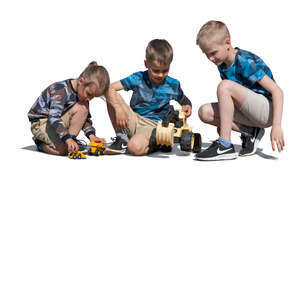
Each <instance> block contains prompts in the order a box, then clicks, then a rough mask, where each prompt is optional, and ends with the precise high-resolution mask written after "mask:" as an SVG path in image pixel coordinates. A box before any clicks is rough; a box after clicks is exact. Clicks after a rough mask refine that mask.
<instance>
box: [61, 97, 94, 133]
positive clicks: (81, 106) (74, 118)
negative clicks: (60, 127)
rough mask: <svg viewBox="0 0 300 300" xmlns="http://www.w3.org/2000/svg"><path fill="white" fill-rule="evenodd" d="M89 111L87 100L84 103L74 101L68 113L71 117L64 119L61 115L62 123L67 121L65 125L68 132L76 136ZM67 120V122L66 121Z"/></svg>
mask: <svg viewBox="0 0 300 300" xmlns="http://www.w3.org/2000/svg"><path fill="white" fill-rule="evenodd" d="M88 113H89V105H88V102H86V103H76V104H74V105H73V106H72V108H71V109H70V115H71V118H69V119H68V120H66V122H65V121H64V118H63V117H62V120H63V121H64V123H65V124H66V123H69V124H67V126H68V127H69V132H70V134H71V135H74V136H77V135H78V134H79V132H80V130H81V129H82V127H83V125H84V123H85V121H86V118H87V116H88ZM68 121H69V122H68Z"/></svg>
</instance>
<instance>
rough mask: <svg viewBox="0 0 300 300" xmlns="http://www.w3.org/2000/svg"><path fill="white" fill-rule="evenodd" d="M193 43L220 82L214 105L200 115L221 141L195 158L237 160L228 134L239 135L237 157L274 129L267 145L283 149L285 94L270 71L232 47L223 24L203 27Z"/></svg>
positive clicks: (206, 106)
mask: <svg viewBox="0 0 300 300" xmlns="http://www.w3.org/2000/svg"><path fill="white" fill-rule="evenodd" d="M196 43H197V45H198V46H199V47H200V48H201V50H202V52H203V53H204V54H205V55H206V57H207V58H208V59H209V60H210V61H211V62H213V63H214V64H215V65H217V67H218V70H219V72H220V75H221V79H222V81H221V82H220V84H219V85H218V88H217V97H218V103H207V104H204V105H202V106H201V107H200V109H199V117H200V119H201V120H202V121H203V122H205V123H208V124H211V125H214V126H217V127H218V133H219V139H218V140H216V141H214V142H213V143H212V144H211V145H210V146H209V147H208V148H207V149H206V150H204V151H203V152H201V153H197V154H196V159H198V160H224V159H235V158H237V156H238V153H236V151H235V149H234V147H233V145H232V143H231V130H234V131H238V132H241V139H242V149H241V151H240V153H239V155H240V156H247V155H252V154H254V153H255V152H256V149H257V145H258V143H259V141H260V140H261V138H262V137H263V135H264V132H265V130H264V128H266V127H269V126H272V130H271V144H272V149H273V151H275V145H276V146H277V149H278V151H279V152H280V151H282V150H283V147H284V137H283V131H282V128H281V119H282V108H283V92H282V90H281V89H280V87H279V86H278V85H277V84H276V82H275V80H274V77H273V74H272V72H271V70H270V68H269V67H268V66H267V65H266V64H265V63H264V62H263V60H262V59H261V58H259V57H258V56H257V55H255V54H253V53H251V52H249V51H246V50H242V49H239V48H237V47H236V48H233V47H232V45H231V40H230V33H229V31H228V28H227V26H226V25H225V24H224V23H222V22H220V21H209V22H207V23H206V24H204V25H203V26H202V27H201V29H200V31H199V33H198V35H197V41H196Z"/></svg>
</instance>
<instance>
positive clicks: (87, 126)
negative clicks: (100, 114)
mask: <svg viewBox="0 0 300 300" xmlns="http://www.w3.org/2000/svg"><path fill="white" fill-rule="evenodd" d="M82 130H83V132H84V134H85V136H86V137H87V138H88V137H89V136H90V135H91V134H94V135H96V129H95V128H94V127H93V122H92V116H91V114H90V111H89V113H88V116H87V119H86V121H85V123H84V125H83V127H82Z"/></svg>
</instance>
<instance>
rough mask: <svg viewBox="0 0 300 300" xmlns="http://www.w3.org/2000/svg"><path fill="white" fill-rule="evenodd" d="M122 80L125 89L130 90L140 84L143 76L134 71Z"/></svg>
mask: <svg viewBox="0 0 300 300" xmlns="http://www.w3.org/2000/svg"><path fill="white" fill-rule="evenodd" d="M120 81H121V84H122V86H123V88H124V90H125V91H129V90H135V87H136V86H137V85H138V84H139V82H140V81H141V78H140V76H139V75H138V73H134V74H132V75H130V76H128V77H126V78H123V79H121V80H120Z"/></svg>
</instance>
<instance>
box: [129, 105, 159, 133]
mask: <svg viewBox="0 0 300 300" xmlns="http://www.w3.org/2000/svg"><path fill="white" fill-rule="evenodd" d="M124 108H125V111H126V113H127V116H128V120H129V127H128V132H127V133H128V136H129V138H131V137H132V136H133V135H135V134H137V133H141V134H143V135H144V136H145V137H146V138H147V139H150V137H151V133H152V131H153V129H154V128H156V126H157V123H156V122H154V121H152V120H150V119H148V118H145V117H142V116H140V115H139V114H138V113H136V112H134V111H133V110H132V109H131V107H130V106H129V105H127V104H126V105H124Z"/></svg>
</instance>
